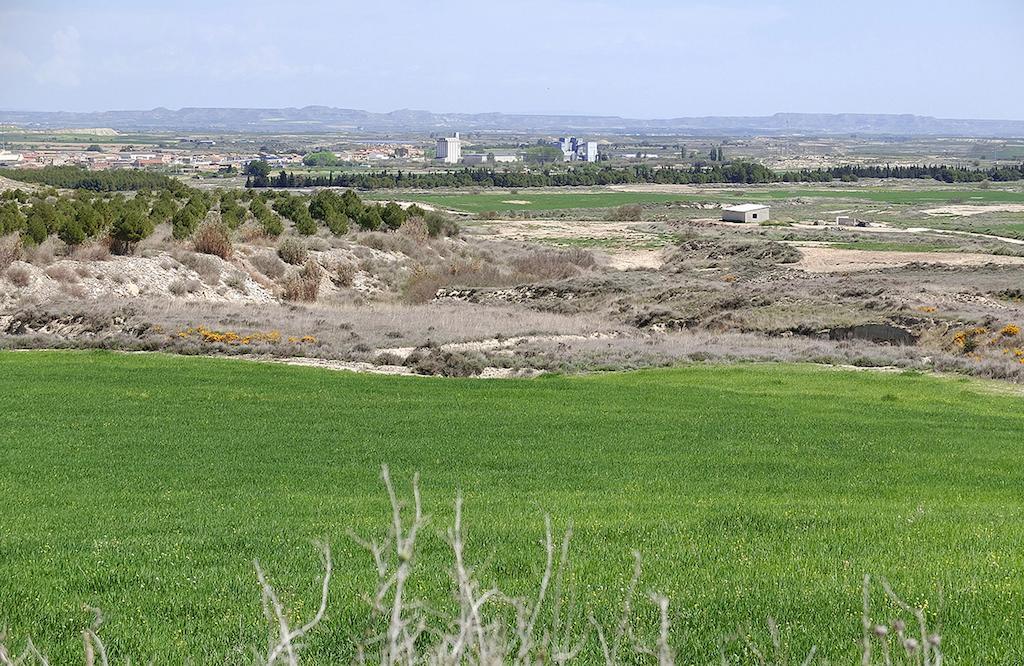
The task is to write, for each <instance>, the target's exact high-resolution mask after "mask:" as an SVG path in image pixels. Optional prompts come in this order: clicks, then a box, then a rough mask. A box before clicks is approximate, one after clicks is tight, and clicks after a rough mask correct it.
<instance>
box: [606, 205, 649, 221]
mask: <svg viewBox="0 0 1024 666" xmlns="http://www.w3.org/2000/svg"><path fill="white" fill-rule="evenodd" d="M643 214H644V209H643V206H641V205H640V204H626V205H624V206H619V207H618V208H613V209H611V210H610V211H608V215H607V216H606V217H607V219H608V220H611V221H615V222H639V221H640V220H641V219H642V218H643Z"/></svg>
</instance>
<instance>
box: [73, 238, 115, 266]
mask: <svg viewBox="0 0 1024 666" xmlns="http://www.w3.org/2000/svg"><path fill="white" fill-rule="evenodd" d="M71 258H72V259H75V260H76V261H107V260H108V259H110V243H109V242H108V241H105V240H97V241H94V242H91V243H86V244H84V245H79V246H77V247H75V248H74V250H73V251H72V253H71Z"/></svg>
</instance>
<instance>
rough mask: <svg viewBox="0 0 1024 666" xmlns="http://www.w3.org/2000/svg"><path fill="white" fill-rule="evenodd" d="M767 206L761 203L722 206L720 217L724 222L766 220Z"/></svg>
mask: <svg viewBox="0 0 1024 666" xmlns="http://www.w3.org/2000/svg"><path fill="white" fill-rule="evenodd" d="M768 213H769V208H768V206H765V205H763V204H752V203H748V204H740V205H738V206H722V219H723V220H724V221H726V222H766V221H768Z"/></svg>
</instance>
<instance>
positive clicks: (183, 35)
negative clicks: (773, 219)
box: [0, 0, 1024, 120]
mask: <svg viewBox="0 0 1024 666" xmlns="http://www.w3.org/2000/svg"><path fill="white" fill-rule="evenodd" d="M1022 33H1024V0H973V1H971V2H964V1H956V0H928V1H924V0H885V1H878V0H857V1H853V2H840V1H838V0H792V1H784V0H706V1H703V2H690V1H687V0H676V1H671V0H472V1H468V0H466V1H464V0H452V1H445V0H359V1H358V2H352V1H350V0H334V1H330V0H274V1H271V2H264V1H263V0H244V1H236V0H225V1H217V0H202V1H197V0H173V1H172V2H152V1H151V2H147V1H146V0H103V1H100V0H0V108H3V109H18V110H37V111H101V110H112V109H149V108H154V107H159V106H163V107H167V108H180V107H188V106H192V107H194V106H212V107H302V106H307V105H325V106H336V107H343V108H354V109H365V110H368V111H377V112H384V111H391V110H395V109H423V110H429V111H434V112H464V113H479V112H493V111H498V112H505V113H542V114H587V115H618V116H625V117H631V118H672V117H681V116H702V115H730V116H735V115H768V114H772V113H776V112H808V113H842V112H856V113H913V114H919V115H930V116H938V117H944V118H997V119H1011V120H1024V85H1022V84H1024V69H1022V68H1021V66H1020V44H1021V34H1022Z"/></svg>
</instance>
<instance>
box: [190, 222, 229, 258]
mask: <svg viewBox="0 0 1024 666" xmlns="http://www.w3.org/2000/svg"><path fill="white" fill-rule="evenodd" d="M192 247H193V248H195V251H196V252H201V253H203V254H212V255H214V256H217V257H220V258H221V259H230V258H231V252H232V249H233V248H232V246H231V232H230V230H229V229H228V227H227V226H226V225H225V224H224V223H222V222H206V223H204V224H203V225H202V226H200V227H199V229H198V230H197V231H196V234H195V238H193V240H192Z"/></svg>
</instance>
